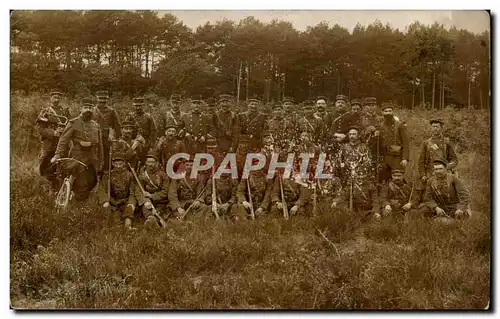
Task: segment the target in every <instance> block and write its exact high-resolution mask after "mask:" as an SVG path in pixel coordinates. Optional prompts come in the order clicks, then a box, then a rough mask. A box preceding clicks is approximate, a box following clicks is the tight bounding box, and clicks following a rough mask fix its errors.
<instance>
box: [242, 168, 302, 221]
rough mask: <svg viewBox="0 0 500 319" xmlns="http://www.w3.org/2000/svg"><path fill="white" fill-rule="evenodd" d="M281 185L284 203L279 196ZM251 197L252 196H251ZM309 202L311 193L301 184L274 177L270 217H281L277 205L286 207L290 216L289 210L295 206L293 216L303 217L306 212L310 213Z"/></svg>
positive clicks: (281, 211) (291, 179)
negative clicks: (295, 209)
mask: <svg viewBox="0 0 500 319" xmlns="http://www.w3.org/2000/svg"><path fill="white" fill-rule="evenodd" d="M280 180H281V181H282V182H281V185H283V195H284V197H285V201H283V198H282V196H281V187H280ZM252 195H253V194H252ZM310 201H311V191H310V190H309V189H308V188H307V187H305V186H304V185H302V184H301V183H297V182H296V181H295V180H294V179H293V178H283V179H281V177H280V176H276V178H275V179H274V184H273V187H272V189H271V203H272V204H271V208H270V213H271V215H272V216H279V215H283V210H282V209H279V208H278V205H277V204H278V203H281V204H283V205H284V204H285V203H286V205H287V208H288V212H289V214H290V215H292V213H291V212H290V209H291V208H292V207H293V206H297V207H298V209H297V211H296V212H295V214H298V215H305V214H307V213H308V212H309V213H311V210H310V207H309V206H310Z"/></svg>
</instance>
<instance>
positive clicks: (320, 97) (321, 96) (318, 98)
mask: <svg viewBox="0 0 500 319" xmlns="http://www.w3.org/2000/svg"><path fill="white" fill-rule="evenodd" d="M319 100H325V102H327V101H328V99H327V98H326V96H323V95H320V96H318V97H317V98H316V99H315V100H314V102H318V101H319Z"/></svg>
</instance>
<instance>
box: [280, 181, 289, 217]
mask: <svg viewBox="0 0 500 319" xmlns="http://www.w3.org/2000/svg"><path fill="white" fill-rule="evenodd" d="M279 179H280V191H281V202H282V204H283V216H284V217H285V219H286V220H288V218H289V215H288V207H287V205H286V200H285V193H284V192H283V179H282V176H281V175H280V177H279Z"/></svg>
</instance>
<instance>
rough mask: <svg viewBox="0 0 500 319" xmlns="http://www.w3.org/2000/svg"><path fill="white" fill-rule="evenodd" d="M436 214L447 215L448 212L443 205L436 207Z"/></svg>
mask: <svg viewBox="0 0 500 319" xmlns="http://www.w3.org/2000/svg"><path fill="white" fill-rule="evenodd" d="M436 215H437V216H446V213H445V211H444V209H442V208H441V207H436Z"/></svg>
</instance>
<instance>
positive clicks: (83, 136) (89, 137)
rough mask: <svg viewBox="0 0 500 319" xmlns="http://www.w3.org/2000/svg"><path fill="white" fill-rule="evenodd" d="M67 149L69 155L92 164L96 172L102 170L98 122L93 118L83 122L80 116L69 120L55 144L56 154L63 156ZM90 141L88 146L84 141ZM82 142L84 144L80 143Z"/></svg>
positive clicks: (101, 150)
mask: <svg viewBox="0 0 500 319" xmlns="http://www.w3.org/2000/svg"><path fill="white" fill-rule="evenodd" d="M70 142H71V144H72V145H71V149H70V150H69V157H72V158H74V159H76V160H79V161H81V162H83V163H84V164H86V165H87V166H88V165H93V166H94V169H95V170H96V171H97V172H100V171H102V164H103V149H102V138H101V130H100V127H99V124H97V122H95V121H93V120H89V121H87V122H85V121H84V120H83V119H82V117H81V116H79V117H77V118H74V119H72V120H70V121H69V123H68V125H67V126H66V128H65V129H64V132H63V133H62V135H61V138H60V140H59V143H58V144H57V150H56V155H58V156H59V157H64V154H67V152H68V148H69V146H70ZM87 142H90V146H85V143H87ZM82 144H84V145H82Z"/></svg>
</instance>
